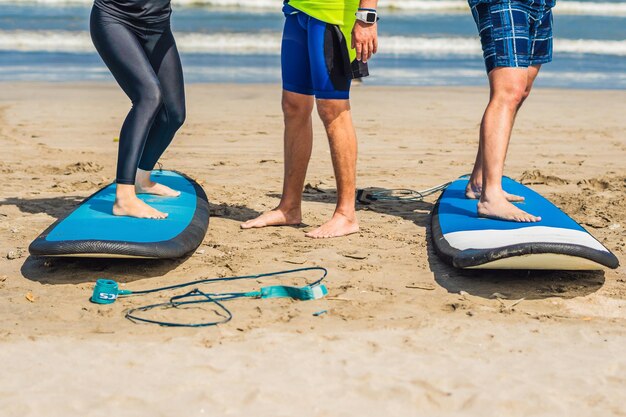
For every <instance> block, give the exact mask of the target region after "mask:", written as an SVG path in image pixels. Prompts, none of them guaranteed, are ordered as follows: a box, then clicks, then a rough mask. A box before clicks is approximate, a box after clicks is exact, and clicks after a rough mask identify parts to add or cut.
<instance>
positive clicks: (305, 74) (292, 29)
mask: <svg viewBox="0 0 626 417" xmlns="http://www.w3.org/2000/svg"><path fill="white" fill-rule="evenodd" d="M307 20H308V16H306V15H305V14H302V13H295V14H288V13H286V16H285V28H284V30H283V40H282V47H281V67H282V78H283V89H284V90H286V91H289V92H292V93H298V94H306V95H313V93H314V91H313V82H312V79H311V64H310V61H309V50H308V43H307V39H308V34H307V29H306V21H307Z"/></svg>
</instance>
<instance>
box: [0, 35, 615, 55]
mask: <svg viewBox="0 0 626 417" xmlns="http://www.w3.org/2000/svg"><path fill="white" fill-rule="evenodd" d="M176 40H177V44H178V47H179V49H180V50H181V52H183V53H189V54H222V55H278V54H279V53H280V42H281V38H280V34H278V33H233V34H224V33H221V34H203V33H179V34H177V35H176ZM379 43H380V47H379V50H380V53H381V54H382V55H397V56H405V55H416V56H420V55H422V56H474V55H478V54H480V53H481V49H480V42H479V41H478V39H477V38H465V37H456V38H423V37H404V36H386V37H381V38H380V42H379ZM0 51H18V52H64V53H90V52H94V47H93V44H92V42H91V39H90V37H89V34H88V33H86V32H72V31H22V30H18V31H0ZM555 52H556V53H568V54H601V55H614V56H626V40H624V41H607V40H587V39H585V40H583V39H558V38H557V39H555Z"/></svg>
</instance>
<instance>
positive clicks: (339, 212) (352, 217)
mask: <svg viewBox="0 0 626 417" xmlns="http://www.w3.org/2000/svg"><path fill="white" fill-rule="evenodd" d="M336 216H340V217H344V218H346V219H347V220H349V221H351V222H356V210H355V209H354V207H340V206H337V208H335V212H334V213H333V217H336Z"/></svg>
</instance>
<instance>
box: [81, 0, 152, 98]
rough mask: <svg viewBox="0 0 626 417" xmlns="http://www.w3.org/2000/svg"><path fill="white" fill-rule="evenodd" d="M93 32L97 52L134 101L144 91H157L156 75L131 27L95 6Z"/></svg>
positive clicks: (92, 36) (92, 23) (92, 17)
mask: <svg viewBox="0 0 626 417" xmlns="http://www.w3.org/2000/svg"><path fill="white" fill-rule="evenodd" d="M90 32H91V38H92V40H93V43H94V46H95V47H96V50H97V51H98V54H100V57H101V58H102V60H103V61H104V63H105V64H106V66H107V67H108V68H109V70H110V71H111V74H113V77H115V80H116V81H117V82H118V84H119V85H120V87H121V88H122V89H123V90H124V92H125V93H126V95H128V97H129V98H130V99H131V100H132V101H136V100H138V99H139V98H140V97H141V94H142V93H143V92H144V91H154V87H155V85H156V86H158V79H157V76H156V74H155V72H154V70H153V69H152V65H151V63H150V61H149V59H148V56H147V54H146V52H145V51H144V49H143V47H142V45H141V42H140V39H139V38H138V36H137V35H136V34H135V33H134V32H133V31H132V30H131V29H130V28H129V27H127V26H126V25H124V24H122V23H120V22H119V21H117V20H115V19H113V18H110V17H109V16H108V15H105V14H104V13H103V12H102V11H100V10H99V9H97V8H95V7H94V9H93V12H92V15H91V21H90Z"/></svg>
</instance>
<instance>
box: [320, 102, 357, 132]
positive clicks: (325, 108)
mask: <svg viewBox="0 0 626 417" xmlns="http://www.w3.org/2000/svg"><path fill="white" fill-rule="evenodd" d="M347 110H350V107H349V105H347V103H345V102H343V101H338V100H318V101H317V113H318V114H319V116H320V119H322V122H323V123H324V125H327V126H328V125H329V124H331V123H332V122H334V121H335V120H337V119H338V118H339V117H340V116H341V114H342V113H343V112H345V111H347Z"/></svg>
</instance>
